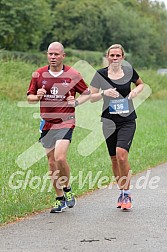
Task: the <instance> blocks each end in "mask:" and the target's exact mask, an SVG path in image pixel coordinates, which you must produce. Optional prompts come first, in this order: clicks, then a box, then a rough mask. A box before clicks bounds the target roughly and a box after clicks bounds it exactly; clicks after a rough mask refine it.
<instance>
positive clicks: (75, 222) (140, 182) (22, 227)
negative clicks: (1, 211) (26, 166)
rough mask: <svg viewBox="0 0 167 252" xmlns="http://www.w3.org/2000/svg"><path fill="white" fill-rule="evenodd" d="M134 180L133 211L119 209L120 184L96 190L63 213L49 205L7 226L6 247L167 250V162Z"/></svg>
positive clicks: (1, 236) (1, 243)
mask: <svg viewBox="0 0 167 252" xmlns="http://www.w3.org/2000/svg"><path fill="white" fill-rule="evenodd" d="M144 178H145V180H144ZM158 178H160V181H159V182H158ZM132 185H133V186H134V188H133V198H134V201H133V204H134V207H133V209H132V211H130V212H122V211H121V210H120V209H117V208H115V204H116V200H117V197H118V190H117V188H116V185H114V186H112V189H108V188H106V189H101V190H96V191H94V192H93V193H90V194H88V195H85V196H84V197H80V198H78V200H77V205H76V206H75V208H73V209H67V210H66V211H64V212H63V213H60V214H50V213H49V210H47V211H45V212H43V213H40V214H37V215H33V216H30V217H27V218H26V219H24V220H22V221H18V222H16V223H12V224H8V225H6V226H3V227H1V228H0V251H1V252H6V251H12V252H65V251H70V252H82V251H83V252H89V251H90V252H107V251H110V252H126V251H127V252H134V251H137V252H138V251H143V252H160V251H161V252H166V251H167V163H166V164H163V165H159V166H157V167H156V168H153V169H151V170H148V171H146V172H143V173H140V174H138V175H136V176H134V177H133V178H132ZM142 186H144V187H145V189H139V187H142ZM150 186H154V187H157V188H156V189H150V188H149V187H150ZM137 187H138V189H137Z"/></svg>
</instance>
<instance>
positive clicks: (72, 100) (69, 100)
mask: <svg viewBox="0 0 167 252" xmlns="http://www.w3.org/2000/svg"><path fill="white" fill-rule="evenodd" d="M67 103H68V105H69V106H70V107H75V98H74V96H72V95H71V92H70V91H69V92H68V97H67Z"/></svg>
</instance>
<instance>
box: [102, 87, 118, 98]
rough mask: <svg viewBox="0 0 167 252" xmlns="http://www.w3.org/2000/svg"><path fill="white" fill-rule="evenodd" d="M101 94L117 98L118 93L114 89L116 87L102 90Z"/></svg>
mask: <svg viewBox="0 0 167 252" xmlns="http://www.w3.org/2000/svg"><path fill="white" fill-rule="evenodd" d="M103 94H104V95H105V96H109V97H113V98H118V97H119V93H118V92H117V91H116V88H109V89H106V90H104V92H103Z"/></svg>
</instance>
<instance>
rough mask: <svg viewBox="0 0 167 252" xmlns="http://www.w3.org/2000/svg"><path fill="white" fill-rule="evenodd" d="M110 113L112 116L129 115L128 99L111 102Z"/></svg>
mask: <svg viewBox="0 0 167 252" xmlns="http://www.w3.org/2000/svg"><path fill="white" fill-rule="evenodd" d="M109 113H110V114H123V113H129V104H128V98H122V99H114V100H110V103H109Z"/></svg>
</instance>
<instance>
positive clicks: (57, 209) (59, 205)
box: [50, 199, 67, 213]
mask: <svg viewBox="0 0 167 252" xmlns="http://www.w3.org/2000/svg"><path fill="white" fill-rule="evenodd" d="M65 208H67V204H66V201H65V200H59V199H56V202H55V205H54V207H53V208H52V209H51V211H50V212H51V213H61V212H62V211H63V210H64V209H65Z"/></svg>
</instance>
